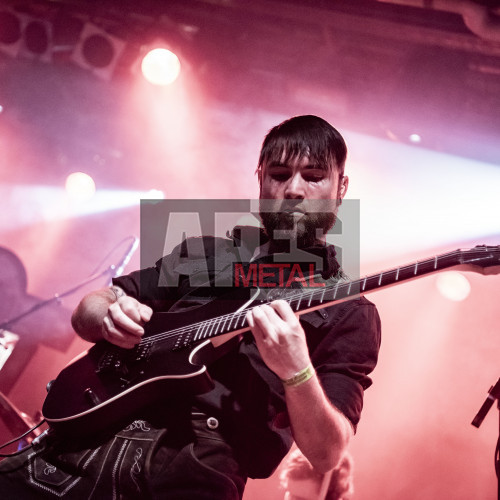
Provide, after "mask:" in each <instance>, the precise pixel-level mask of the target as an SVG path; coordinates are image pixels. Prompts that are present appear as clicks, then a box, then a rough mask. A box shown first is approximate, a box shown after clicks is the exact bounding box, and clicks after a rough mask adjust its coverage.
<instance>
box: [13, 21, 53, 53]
mask: <svg viewBox="0 0 500 500" xmlns="http://www.w3.org/2000/svg"><path fill="white" fill-rule="evenodd" d="M23 34H24V44H23V47H22V50H21V52H22V54H23V55H26V56H29V57H36V58H37V59H40V60H43V61H50V60H51V58H52V24H51V23H49V22H47V21H43V20H40V19H29V20H27V22H26V26H25V27H24V33H23Z"/></svg>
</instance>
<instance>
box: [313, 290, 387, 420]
mask: <svg viewBox="0 0 500 500" xmlns="http://www.w3.org/2000/svg"><path fill="white" fill-rule="evenodd" d="M322 314H323V315H324V316H325V315H326V318H325V317H324V316H323V318H324V320H325V321H324V324H323V326H322V327H321V328H320V329H319V330H320V331H319V332H316V336H317V337H320V338H319V339H318V338H317V339H314V338H313V339H312V343H313V346H310V351H311V360H312V362H313V365H314V367H315V369H316V372H317V374H318V377H319V379H320V381H321V384H322V387H323V389H324V391H325V394H326V395H327V397H328V398H329V399H330V401H331V403H332V404H333V405H334V406H335V407H336V408H337V409H338V410H339V411H340V412H341V413H343V414H344V415H345V416H346V417H347V418H348V419H349V421H350V422H351V424H352V426H353V429H354V430H356V427H357V425H358V423H359V420H360V416H361V410H362V408H363V394H364V391H365V390H366V389H368V387H370V385H371V384H372V381H371V378H370V377H369V374H370V373H371V372H372V371H373V369H374V368H375V365H376V364H377V359H378V352H379V349H380V342H381V326H380V318H379V315H378V312H377V309H376V307H375V305H374V304H373V303H371V302H370V301H368V300H366V299H364V298H361V299H357V300H353V301H348V302H345V303H343V304H339V305H336V306H332V307H329V308H327V309H325V310H323V311H322ZM306 328H307V327H306Z"/></svg>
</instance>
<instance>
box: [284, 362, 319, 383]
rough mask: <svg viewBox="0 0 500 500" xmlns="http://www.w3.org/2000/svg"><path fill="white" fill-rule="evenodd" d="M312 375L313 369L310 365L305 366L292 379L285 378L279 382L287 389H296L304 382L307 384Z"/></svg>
mask: <svg viewBox="0 0 500 500" xmlns="http://www.w3.org/2000/svg"><path fill="white" fill-rule="evenodd" d="M313 375H314V368H313V366H312V365H311V364H310V365H308V366H306V367H305V368H304V369H303V370H300V372H297V373H296V374H295V375H294V376H293V377H291V378H287V379H285V380H283V379H282V380H281V382H283V384H284V385H287V386H289V387H296V386H298V385H301V384H303V383H304V382H307V381H308V380H309V379H310V378H311V377H312V376H313Z"/></svg>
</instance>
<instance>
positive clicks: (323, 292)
mask: <svg viewBox="0 0 500 500" xmlns="http://www.w3.org/2000/svg"><path fill="white" fill-rule="evenodd" d="M325 292H326V286H325V287H324V288H323V291H322V292H321V298H320V299H319V301H320V302H321V303H323V299H324V297H325Z"/></svg>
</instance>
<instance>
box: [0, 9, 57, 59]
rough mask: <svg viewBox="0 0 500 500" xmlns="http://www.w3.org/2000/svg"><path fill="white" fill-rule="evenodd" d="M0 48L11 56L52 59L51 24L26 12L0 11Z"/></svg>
mask: <svg viewBox="0 0 500 500" xmlns="http://www.w3.org/2000/svg"><path fill="white" fill-rule="evenodd" d="M0 50H2V52H4V53H6V54H8V55H10V56H11V57H17V56H19V55H20V56H25V57H30V58H32V59H38V60H40V61H44V62H48V61H50V60H51V59H52V24H51V23H49V22H48V21H45V20H43V19H37V18H35V17H32V16H29V15H27V14H20V13H18V12H13V11H9V10H4V11H1V12H0Z"/></svg>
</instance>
